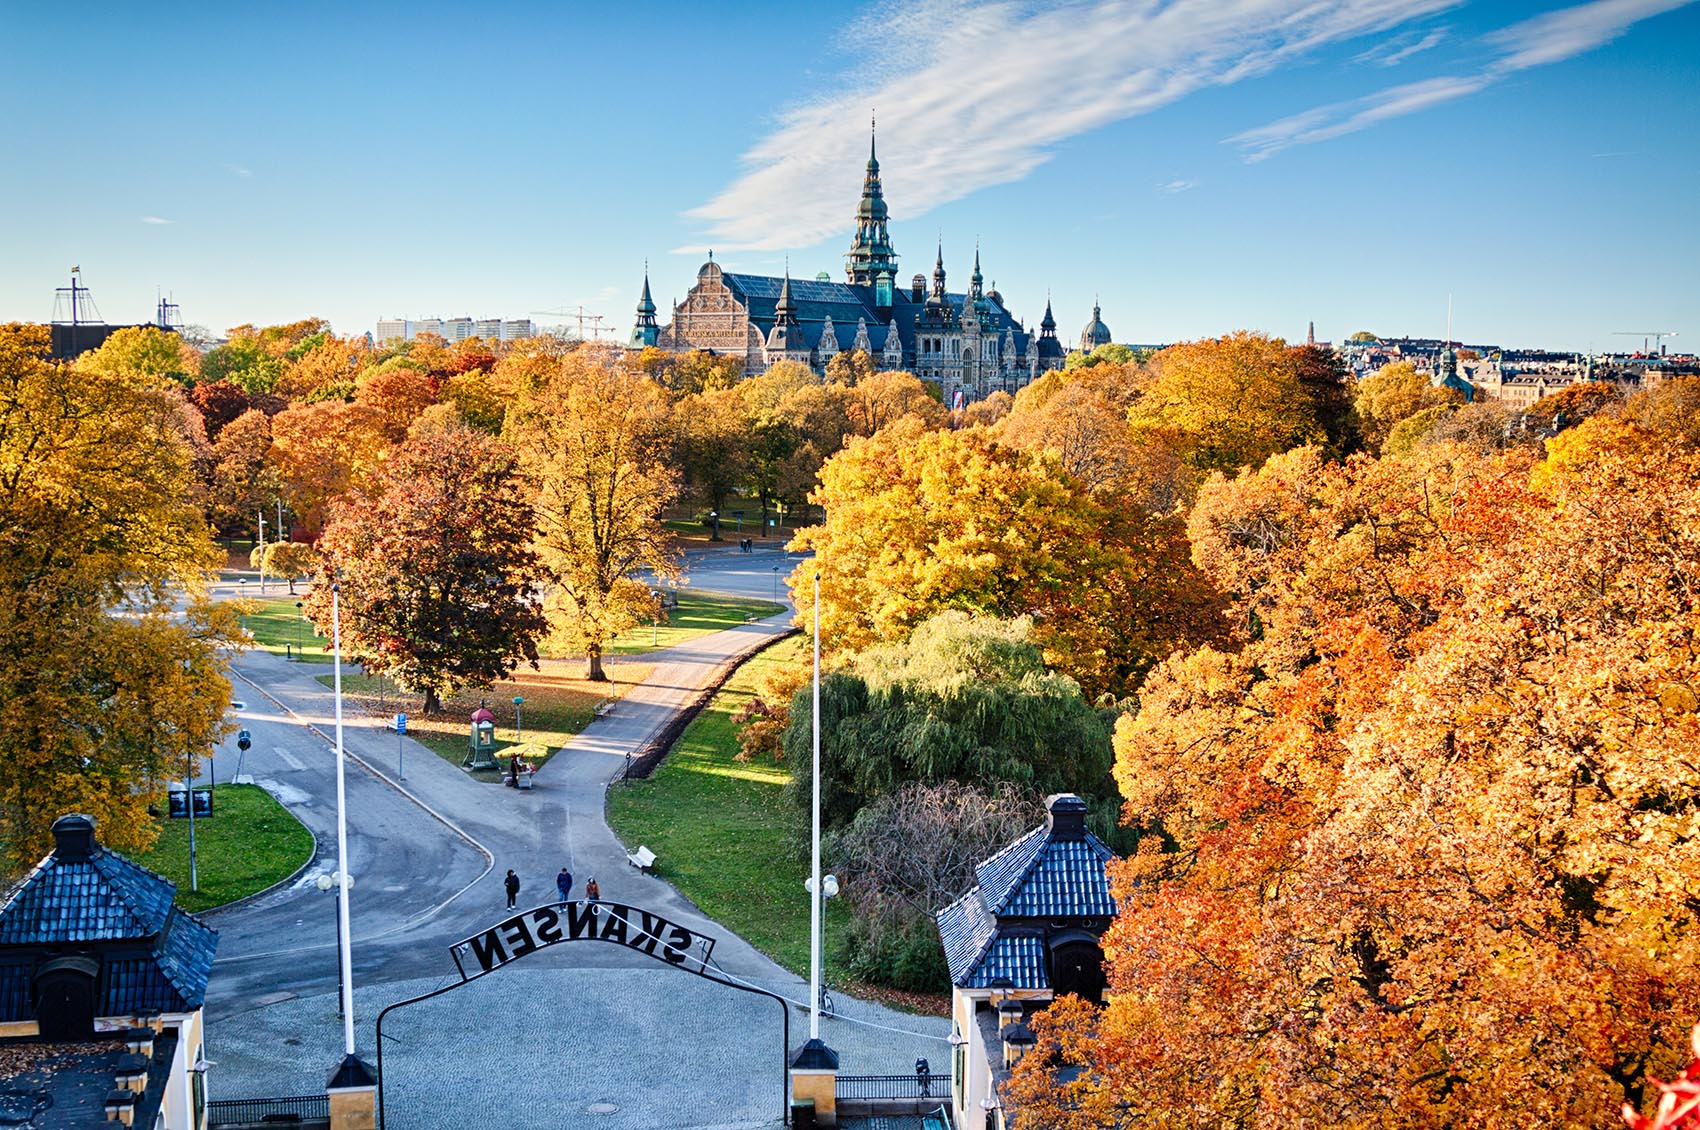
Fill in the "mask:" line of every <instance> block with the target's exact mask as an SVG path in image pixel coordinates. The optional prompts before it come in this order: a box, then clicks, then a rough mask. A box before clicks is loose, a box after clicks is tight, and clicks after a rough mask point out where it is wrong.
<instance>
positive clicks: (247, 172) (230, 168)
mask: <svg viewBox="0 0 1700 1130" xmlns="http://www.w3.org/2000/svg"><path fill="white" fill-rule="evenodd" d="M224 171H225V172H227V173H229V174H230V175H231V176H233V177H241V178H242V179H243V180H247V179H248V178H250V177H252V176H253V175H254V170H253V169H250V168H247V167H246V166H243V165H226V166H225V167H224Z"/></svg>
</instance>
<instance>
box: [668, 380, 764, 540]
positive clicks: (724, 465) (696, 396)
mask: <svg viewBox="0 0 1700 1130" xmlns="http://www.w3.org/2000/svg"><path fill="white" fill-rule="evenodd" d="M673 418H674V421H675V427H676V429H677V437H678V448H677V450H678V466H679V469H680V471H681V473H682V479H683V482H684V485H685V489H687V490H689V491H690V492H691V494H693V495H694V496H695V497H697V498H698V499H700V500H701V501H703V502H705V503H707V504H708V506H709V508H710V509H712V510H715V511H724V510H725V509H726V500H727V499H728V498H730V497H731V495H732V492H733V491H734V490H735V489H737V488H738V486H740V485H741V484H742V483H743V481H744V475H745V472H746V436H747V434H748V431H749V427H750V420H749V417H747V416H746V415H745V414H744V400H743V397H742V396H740V395H739V394H738V392H737V390H736V389H731V388H724V389H713V390H710V391H708V392H699V393H693V394H691V395H689V396H685V397H682V398H681V399H680V400H679V402H678V403H677V404H676V405H675V406H674V409H673Z"/></svg>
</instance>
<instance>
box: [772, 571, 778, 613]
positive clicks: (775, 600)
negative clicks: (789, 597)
mask: <svg viewBox="0 0 1700 1130" xmlns="http://www.w3.org/2000/svg"><path fill="white" fill-rule="evenodd" d="M773 603H775V604H778V603H779V566H777V565H775V566H774V567H773Z"/></svg>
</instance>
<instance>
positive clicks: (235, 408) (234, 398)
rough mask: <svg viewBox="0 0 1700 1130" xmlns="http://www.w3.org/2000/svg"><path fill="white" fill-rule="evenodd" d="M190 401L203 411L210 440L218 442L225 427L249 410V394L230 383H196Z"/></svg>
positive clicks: (190, 392) (202, 417)
mask: <svg viewBox="0 0 1700 1130" xmlns="http://www.w3.org/2000/svg"><path fill="white" fill-rule="evenodd" d="M189 400H190V401H191V402H192V403H193V404H194V405H195V407H196V408H199V409H200V410H201V420H202V421H203V422H204V424H205V426H206V429H207V438H208V439H209V440H217V439H218V433H219V432H220V431H221V430H222V429H223V428H224V426H225V425H226V424H228V423H230V422H231V421H232V420H234V419H236V417H238V416H240V415H242V413H244V412H246V411H248V408H249V403H248V394H247V393H245V392H243V391H242V390H241V389H239V388H237V387H236V386H235V385H233V384H231V383H230V382H229V381H196V382H195V387H193V388H191V389H190V390H189Z"/></svg>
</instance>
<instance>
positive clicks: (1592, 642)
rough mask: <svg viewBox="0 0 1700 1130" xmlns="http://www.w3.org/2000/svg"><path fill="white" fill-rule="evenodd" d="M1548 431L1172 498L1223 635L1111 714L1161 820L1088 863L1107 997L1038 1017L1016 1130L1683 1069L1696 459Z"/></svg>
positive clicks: (1619, 435) (1696, 861)
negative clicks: (1543, 444) (1103, 903)
mask: <svg viewBox="0 0 1700 1130" xmlns="http://www.w3.org/2000/svg"><path fill="white" fill-rule="evenodd" d="M1560 439H1562V440H1563V441H1564V443H1563V444H1562V445H1560V444H1558V441H1554V445H1553V448H1552V452H1553V453H1552V454H1551V455H1549V457H1548V459H1547V460H1546V461H1545V463H1543V464H1539V465H1535V466H1531V463H1532V461H1533V458H1534V457H1533V455H1532V454H1531V453H1530V452H1528V451H1526V450H1510V451H1506V452H1503V453H1489V454H1484V453H1482V452H1480V451H1478V450H1472V449H1470V448H1468V447H1466V446H1464V445H1459V444H1451V445H1448V444H1441V443H1437V444H1430V445H1423V446H1419V447H1417V448H1414V449H1413V450H1412V452H1411V453H1410V455H1409V456H1408V457H1404V458H1400V459H1389V458H1383V459H1380V460H1369V459H1363V458H1359V459H1355V460H1352V461H1350V462H1348V463H1347V464H1345V465H1343V466H1342V465H1337V464H1334V465H1331V464H1328V463H1326V462H1324V461H1323V460H1321V459H1320V458H1319V457H1318V456H1317V454H1316V453H1315V452H1312V451H1306V450H1300V451H1295V452H1291V453H1288V454H1287V455H1285V456H1281V457H1278V458H1276V459H1272V460H1270V461H1269V462H1268V463H1267V464H1265V465H1264V467H1263V468H1262V469H1261V470H1259V471H1257V472H1248V473H1246V474H1243V475H1240V476H1238V477H1237V478H1236V479H1232V480H1229V479H1225V478H1221V479H1217V480H1215V481H1213V482H1212V483H1210V484H1208V485H1207V486H1206V487H1205V489H1204V491H1203V492H1202V493H1201V495H1200V498H1199V502H1198V505H1197V507H1196V508H1195V509H1194V511H1193V514H1192V517H1191V527H1190V530H1191V535H1192V542H1193V545H1194V549H1195V554H1196V555H1197V558H1198V561H1199V564H1200V565H1201V567H1202V568H1203V569H1204V570H1205V571H1206V572H1207V573H1208V574H1209V575H1210V576H1211V577H1212V578H1213V579H1215V580H1216V582H1217V583H1218V584H1219V585H1220V586H1221V587H1222V588H1223V589H1224V590H1225V591H1227V592H1230V593H1232V594H1233V595H1234V600H1235V606H1236V609H1237V612H1238V615H1237V616H1236V624H1237V625H1238V632H1237V635H1236V638H1235V640H1234V641H1233V643H1232V645H1231V646H1226V647H1223V646H1220V645H1218V646H1217V647H1212V648H1200V649H1196V650H1193V651H1191V652H1184V653H1178V654H1176V655H1174V656H1172V657H1170V658H1169V659H1167V660H1165V661H1164V662H1163V663H1161V664H1159V665H1158V666H1157V667H1156V668H1155V669H1154V670H1153V671H1152V673H1151V674H1150V676H1149V677H1148V678H1147V679H1146V681H1145V683H1144V685H1143V687H1142V688H1141V692H1140V699H1139V710H1138V712H1137V714H1135V715H1130V716H1124V718H1123V719H1122V720H1121V722H1120V723H1119V724H1118V726H1117V731H1116V737H1115V744H1116V777H1117V781H1118V783H1119V785H1120V787H1121V791H1122V793H1123V795H1124V797H1125V799H1126V810H1125V811H1126V816H1127V818H1128V819H1129V820H1130V821H1132V822H1134V823H1136V824H1137V825H1139V826H1141V827H1143V828H1146V829H1149V830H1152V831H1155V832H1160V833H1161V836H1160V837H1158V836H1149V837H1146V838H1144V839H1142V840H1141V841H1140V848H1139V851H1138V852H1137V854H1136V855H1135V856H1134V857H1133V858H1131V859H1130V860H1129V861H1128V862H1127V863H1126V864H1125V865H1123V866H1122V867H1121V868H1119V869H1118V870H1117V872H1116V874H1115V876H1114V881H1115V888H1116V894H1117V898H1118V901H1119V905H1120V907H1121V914H1120V915H1119V917H1118V919H1117V920H1116V923H1115V925H1114V926H1113V927H1112V929H1111V932H1110V934H1109V935H1108V936H1107V938H1106V947H1105V948H1106V953H1107V955H1108V958H1109V960H1108V965H1109V974H1110V992H1109V994H1108V999H1109V1004H1108V1005H1107V1006H1106V1007H1105V1009H1104V1010H1103V1011H1102V1012H1101V1013H1097V1012H1088V1011H1085V1010H1083V1009H1080V1008H1075V1007H1071V1006H1070V1007H1064V1008H1062V1009H1057V1010H1053V1015H1052V1016H1051V1017H1049V1018H1047V1019H1045V1020H1043V1021H1041V1023H1040V1026H1039V1027H1040V1044H1039V1047H1038V1049H1037V1050H1036V1052H1035V1053H1032V1054H1030V1055H1029V1056H1028V1057H1027V1061H1026V1062H1025V1063H1024V1066H1023V1067H1022V1068H1021V1070H1020V1071H1018V1072H1017V1076H1018V1078H1017V1080H1016V1081H1015V1083H1014V1084H1013V1085H1012V1095H1013V1096H1014V1097H1016V1098H1017V1099H1019V1101H1020V1102H1021V1103H1022V1104H1023V1106H1024V1108H1025V1110H1026V1112H1027V1113H1025V1114H1024V1115H1023V1118H1024V1119H1026V1121H1025V1123H1024V1124H1026V1125H1032V1126H1068V1125H1075V1124H1079V1123H1076V1122H1074V1121H1071V1120H1073V1119H1076V1118H1077V1117H1081V1116H1083V1115H1082V1114H1081V1112H1094V1113H1096V1114H1098V1115H1101V1116H1104V1117H1105V1121H1101V1122H1096V1123H1093V1124H1094V1125H1118V1124H1126V1125H1163V1124H1187V1125H1192V1124H1197V1123H1199V1122H1201V1121H1204V1122H1209V1123H1210V1124H1212V1125H1232V1126H1245V1127H1253V1126H1291V1125H1304V1124H1330V1125H1339V1124H1351V1125H1376V1126H1384V1127H1430V1126H1457V1125H1493V1124H1498V1123H1501V1122H1503V1121H1504V1120H1505V1118H1506V1116H1507V1113H1508V1112H1515V1114H1516V1117H1517V1119H1519V1120H1521V1121H1527V1122H1528V1123H1530V1124H1532V1125H1585V1126H1604V1125H1607V1124H1608V1123H1610V1122H1612V1121H1613V1120H1614V1119H1615V1118H1616V1117H1617V1114H1618V1111H1619V1109H1620V1107H1621V1106H1622V1104H1623V1103H1625V1102H1626V1101H1627V1102H1629V1103H1631V1104H1634V1105H1639V1104H1640V1102H1641V1100H1642V1099H1643V1098H1644V1097H1645V1096H1646V1093H1647V1092H1648V1091H1649V1090H1650V1088H1651V1084H1650V1082H1649V1080H1650V1079H1654V1078H1660V1079H1668V1078H1670V1077H1671V1076H1672V1075H1673V1074H1674V1073H1675V1071H1677V1070H1680V1069H1681V1066H1682V1065H1683V1064H1684V1063H1685V1062H1687V1059H1688V1054H1689V1053H1688V1051H1687V1049H1686V1047H1685V1045H1686V1043H1687V1036H1688V1030H1689V1028H1690V1026H1691V1025H1692V1022H1693V1009H1692V1002H1693V1001H1694V1000H1695V999H1697V997H1700V949H1697V947H1696V946H1695V944H1694V938H1695V936H1696V926H1700V922H1696V917H1697V915H1700V904H1697V903H1696V900H1695V896H1694V891H1693V885H1692V879H1691V877H1692V876H1693V875H1695V874H1700V854H1697V853H1700V846H1697V844H1696V841H1695V838H1694V837H1692V836H1690V835H1689V834H1688V830H1689V824H1690V822H1691V821H1692V818H1693V817H1692V814H1693V812H1694V811H1695V810H1696V808H1700V778H1697V777H1696V775H1695V773H1694V770H1693V762H1692V751H1693V750H1694V749H1695V748H1700V696H1697V695H1696V693H1695V691H1694V688H1695V687H1696V686H1700V658H1697V654H1696V652H1695V650H1694V649H1693V648H1692V647H1690V646H1688V644H1687V643H1686V642H1684V641H1689V640H1691V639H1693V638H1694V637H1695V635H1696V633H1697V630H1700V603H1697V602H1696V600H1695V598H1694V592H1693V585H1692V578H1693V577H1694V576H1695V575H1697V570H1700V453H1697V452H1696V451H1695V450H1694V449H1693V447H1692V446H1688V445H1685V444H1684V443H1682V442H1681V441H1680V440H1679V439H1677V438H1676V437H1672V436H1669V435H1658V434H1648V433H1645V432H1643V431H1640V430H1639V429H1637V428H1636V426H1635V425H1633V424H1625V423H1624V422H1622V421H1617V420H1610V419H1607V418H1604V417H1596V418H1594V419H1591V420H1589V421H1587V422H1585V423H1584V424H1582V425H1581V426H1580V427H1577V428H1574V429H1572V430H1571V431H1569V432H1566V433H1565V434H1564V436H1562V437H1560ZM1561 453H1562V458H1561V457H1560V456H1561ZM1047 1058H1049V1059H1050V1060H1051V1062H1052V1063H1058V1062H1060V1063H1061V1064H1064V1065H1078V1066H1081V1067H1084V1068H1086V1070H1085V1071H1084V1072H1083V1073H1081V1074H1080V1075H1079V1076H1078V1077H1077V1078H1076V1079H1075V1081H1074V1082H1073V1083H1071V1084H1069V1085H1068V1086H1067V1087H1065V1088H1056V1087H1054V1086H1051V1083H1050V1081H1051V1078H1052V1077H1051V1074H1050V1070H1051V1069H1050V1067H1049V1066H1047V1065H1046V1064H1045V1062H1044V1061H1045V1060H1046V1059H1047ZM1086 1116H1089V1115H1086Z"/></svg>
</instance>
